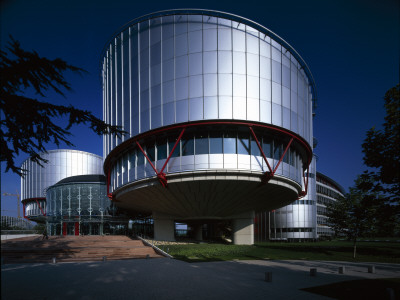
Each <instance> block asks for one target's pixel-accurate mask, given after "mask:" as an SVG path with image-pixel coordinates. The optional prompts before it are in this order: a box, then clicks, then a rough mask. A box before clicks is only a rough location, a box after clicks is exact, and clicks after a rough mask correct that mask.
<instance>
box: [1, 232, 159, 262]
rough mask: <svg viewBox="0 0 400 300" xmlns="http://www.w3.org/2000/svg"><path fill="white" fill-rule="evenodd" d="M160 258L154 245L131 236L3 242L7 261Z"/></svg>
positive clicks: (24, 239)
mask: <svg viewBox="0 0 400 300" xmlns="http://www.w3.org/2000/svg"><path fill="white" fill-rule="evenodd" d="M104 256H105V257H106V259H107V260H121V259H134V258H159V257H162V256H161V255H159V254H157V253H156V252H155V251H154V250H153V249H152V248H151V247H148V246H146V245H144V244H143V242H142V241H140V240H133V239H131V238H129V237H127V236H50V237H49V239H48V240H46V239H45V240H42V237H41V236H40V237H23V238H18V239H12V240H5V241H1V257H2V260H3V263H7V264H8V263H30V262H32V263H37V262H51V261H52V259H53V257H55V258H56V259H57V262H78V261H101V260H103V257H104Z"/></svg>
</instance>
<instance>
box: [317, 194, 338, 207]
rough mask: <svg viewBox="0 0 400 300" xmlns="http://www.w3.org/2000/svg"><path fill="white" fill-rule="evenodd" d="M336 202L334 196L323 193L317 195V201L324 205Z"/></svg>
mask: <svg viewBox="0 0 400 300" xmlns="http://www.w3.org/2000/svg"><path fill="white" fill-rule="evenodd" d="M333 202H335V200H333V199H332V198H327V197H324V196H321V195H317V203H318V204H322V205H328V204H331V203H333Z"/></svg>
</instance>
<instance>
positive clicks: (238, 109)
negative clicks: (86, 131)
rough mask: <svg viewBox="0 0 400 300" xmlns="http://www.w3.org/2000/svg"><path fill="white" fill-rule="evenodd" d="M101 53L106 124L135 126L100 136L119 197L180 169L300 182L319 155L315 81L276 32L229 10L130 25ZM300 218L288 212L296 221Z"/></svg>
mask: <svg viewBox="0 0 400 300" xmlns="http://www.w3.org/2000/svg"><path fill="white" fill-rule="evenodd" d="M103 54H104V55H103V63H102V66H103V72H102V76H103V105H104V107H103V111H104V120H105V121H106V122H108V123H111V124H113V125H119V126H122V128H123V129H124V130H125V131H127V132H128V135H126V136H124V137H123V138H116V137H113V136H105V137H104V140H103V149H104V154H103V155H104V157H105V159H106V165H105V168H106V169H107V172H109V175H110V176H109V180H110V181H109V182H110V189H109V190H108V192H109V193H111V194H112V195H113V196H115V195H121V194H120V191H121V190H123V189H126V188H127V186H136V184H138V185H141V184H144V183H145V182H150V181H152V180H155V179H156V178H158V181H159V183H161V185H162V186H164V187H165V186H166V182H167V179H166V178H167V177H168V178H170V177H172V176H173V175H177V173H190V172H191V171H195V172H194V173H201V171H207V172H211V173H212V172H215V171H221V169H224V171H227V172H236V173H237V174H244V173H248V174H252V176H253V175H255V176H256V177H258V179H257V180H260V181H261V176H262V175H263V173H267V172H268V173H269V174H272V176H274V174H276V175H277V177H279V178H280V179H279V180H283V181H285V180H289V181H290V182H291V183H293V186H301V184H302V179H303V170H305V169H307V166H308V164H309V162H310V160H311V155H312V154H311V151H312V150H311V146H310V145H311V144H312V138H313V136H312V108H313V101H314V100H315V94H314V93H315V90H314V82H313V79H312V75H311V72H309V70H308V67H307V65H306V64H305V63H304V61H303V60H302V58H301V57H300V56H299V55H298V53H297V52H296V51H295V50H294V49H293V48H292V47H291V46H290V45H289V44H288V43H286V42H285V41H284V40H283V39H281V38H280V37H279V36H277V35H276V34H274V33H272V32H271V31H269V30H268V29H266V28H265V27H263V26H261V25H259V24H256V23H254V22H252V21H250V20H247V19H244V18H242V17H239V16H234V15H230V14H227V13H222V12H215V11H209V10H174V11H165V12H159V13H154V14H151V15H148V16H144V17H141V18H139V19H136V20H134V21H132V22H131V23H130V24H128V25H126V26H125V27H124V28H123V29H121V30H120V31H119V32H118V33H117V34H116V35H114V36H113V37H112V38H111V40H110V42H109V43H108V44H107V46H106V48H105V49H104V51H103ZM203 121H207V124H208V125H204V124H205V123H206V122H203ZM239 121H240V123H239ZM223 123H225V125H221V124H223ZM188 124H190V126H192V125H193V127H191V128H190V129H188V127H187V126H189V125H188ZM216 124H217V125H216ZM243 124H245V125H243ZM247 124H248V125H247ZM174 125H176V126H174ZM214 125H215V126H214ZM179 126H185V127H184V129H183V130H182V128H183V127H179ZM202 126H203V127H202ZM252 126H254V128H255V129H254V130H255V131H257V136H258V137H256V134H255V132H254V131H253V129H252ZM257 126H258V127H259V128H258V129H257V128H256V127H257ZM263 126H264V127H263ZM178 128H180V129H178ZM186 129H188V130H187V131H186V132H184V131H185V130H186ZM179 130H182V131H181V133H180V135H179V132H178V131H179ZM246 130H247V131H246ZM250 130H251V131H250ZM175 134H176V136H175ZM178 135H179V138H178ZM294 139H295V140H296V142H294V143H293V144H291V145H290V143H292V141H293V140H294ZM255 140H259V141H257V143H258V144H257V143H255ZM289 140H290V141H289ZM175 141H178V143H177V144H175ZM174 145H176V146H177V147H176V150H175V152H174V153H173V155H171V157H170V159H169V161H168V163H167V161H166V158H167V157H168V156H169V153H171V149H172V147H174ZM260 148H262V149H263V151H260ZM174 149H175V148H174ZM111 152H112V153H111ZM261 152H265V155H264V154H262V155H263V157H262V156H261ZM110 153H111V154H110ZM284 153H287V154H286V156H285V155H284ZM306 156H307V157H306ZM265 159H266V160H267V162H268V164H269V166H268V164H267V163H266V162H265ZM164 164H166V165H165V168H163V167H164ZM161 169H162V172H161ZM107 175H108V174H107ZM267 175H268V174H267ZM266 177H267V179H268V176H266ZM243 178H246V176H244V177H243ZM247 178H250V177H247ZM143 179H146V180H143ZM264 179H265V178H263V180H264ZM163 180H165V181H163ZM168 180H169V179H168ZM199 180H203V179H201V177H199ZM243 180H244V181H246V180H250V179H243ZM252 180H253V181H254V178H253V179H252ZM158 181H157V182H158ZM187 181H188V180H187ZM196 184H197V183H194V184H193V186H192V188H193V189H195V188H197V185H196ZM224 184H225V183H224ZM224 184H221V185H224ZM189 185H190V184H188V186H189ZM284 185H285V184H284ZM183 186H184V185H183ZM285 186H286V185H285ZM286 188H289V187H288V186H286ZM303 188H304V187H303ZM143 190H146V189H143ZM184 190H185V191H186V187H185V188H183V187H182V191H184ZM141 193H142V191H139V190H137V191H136V192H135V195H141ZM132 195H133V192H132ZM144 196H145V195H143V197H144ZM209 196H210V195H208V196H207V197H209ZM242 196H243V197H244V196H245V195H242ZM116 197H118V196H116ZM120 197H122V196H120ZM124 197H125V196H124ZM126 197H127V198H126V199H128V198H129V197H128V196H126ZM207 197H206V195H205V198H207ZM268 197H272V198H274V197H275V198H276V199H278V198H279V196H278V195H275V196H272V195H269V196H268ZM261 198H262V197H261ZM132 199H133V198H132ZM313 199H314V198H313ZM274 200H275V199H272V200H270V201H274ZM314 201H315V199H314ZM133 202H140V200H139V199H137V197H136V198H135V200H134V201H133ZM282 203H287V201H283V202H282ZM274 205H275V203H274ZM260 207H265V206H260ZM271 207H272V206H271ZM275 207H279V205H278V204H276V205H275ZM138 209H139V206H138ZM298 215H299V214H297V216H293V212H292V213H290V214H287V215H286V217H285V218H289V219H290V220H289V222H291V224H292V223H293V222H294V220H297V219H296V218H298ZM302 225H303V226H304V224H302Z"/></svg>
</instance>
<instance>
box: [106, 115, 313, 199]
mask: <svg viewBox="0 0 400 300" xmlns="http://www.w3.org/2000/svg"><path fill="white" fill-rule="evenodd" d="M207 125H240V126H245V127H248V128H249V130H250V133H251V135H252V136H253V138H254V140H255V141H256V143H257V146H258V149H259V150H260V153H261V156H262V157H263V159H264V161H265V163H266V165H267V167H268V171H267V172H265V173H264V174H263V179H262V181H263V182H264V183H268V181H269V180H271V179H272V178H273V177H274V175H275V173H276V171H277V170H278V167H279V165H280V164H281V162H282V161H283V158H284V157H285V155H286V153H287V151H288V150H289V147H290V145H291V144H292V142H293V141H294V140H296V141H297V142H299V143H300V144H301V145H302V146H304V148H305V149H306V152H307V154H308V161H307V167H306V168H304V170H303V180H304V186H305V190H304V191H301V192H300V193H299V196H298V199H300V198H302V197H304V196H305V195H307V190H308V189H307V188H308V178H309V166H310V163H311V160H312V150H311V147H310V146H309V145H308V143H307V142H306V141H305V140H304V139H303V138H301V137H300V136H298V135H296V134H294V133H293V132H291V131H288V130H285V129H283V128H280V127H275V126H273V125H265V124H259V123H252V122H237V121H205V122H193V123H185V124H179V125H172V126H168V127H163V128H160V129H156V130H151V131H148V132H145V133H143V134H140V135H138V136H136V137H134V138H131V139H129V140H127V141H126V142H124V143H122V144H121V145H119V146H118V147H116V148H115V149H113V150H112V151H111V152H110V154H109V155H108V157H107V159H106V161H105V163H104V168H105V169H107V170H108V171H107V172H106V174H107V196H108V197H109V198H110V199H111V200H113V197H112V193H110V183H111V182H110V181H111V165H112V163H111V158H112V157H114V156H115V155H117V154H118V153H119V152H121V151H123V149H125V148H126V147H128V146H129V145H130V144H132V143H135V144H136V145H137V147H138V148H139V150H140V151H141V152H142V153H143V155H144V157H146V160H147V161H148V162H149V164H150V166H151V167H152V168H153V170H154V172H155V173H156V175H157V178H158V180H159V181H160V183H161V185H162V186H163V187H165V188H166V187H167V186H168V179H167V177H166V174H165V173H164V169H165V167H166V166H167V164H168V161H169V160H170V158H171V156H172V154H173V153H174V151H175V148H176V147H177V145H178V144H179V142H180V140H181V139H182V136H183V133H184V132H185V130H186V129H187V128H190V127H200V126H207ZM253 127H255V128H261V129H268V130H271V131H277V132H279V133H282V134H284V135H287V136H289V137H290V140H289V142H288V144H287V145H286V148H285V151H284V152H283V154H282V155H281V157H280V159H279V161H278V163H277V164H276V166H275V167H274V168H272V167H271V166H270V164H269V163H268V159H267V157H266V156H265V154H264V151H263V149H262V147H261V145H260V142H259V140H258V138H257V136H256V134H255V132H254V130H253ZM176 129H181V132H180V134H179V136H178V138H177V140H176V142H175V145H174V147H173V148H172V150H171V152H170V153H169V155H168V158H167V160H166V161H165V163H164V165H163V167H162V168H161V170H160V171H158V170H157V169H156V167H155V166H154V164H153V163H152V161H151V160H150V158H149V157H148V156H147V154H146V152H145V151H144V150H143V148H142V146H141V145H140V143H139V140H141V139H143V138H146V137H148V136H154V135H156V134H158V133H164V132H167V131H172V130H176Z"/></svg>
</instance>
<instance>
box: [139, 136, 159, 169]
mask: <svg viewBox="0 0 400 300" xmlns="http://www.w3.org/2000/svg"><path fill="white" fill-rule="evenodd" d="M136 145H137V146H138V147H139V149H140V151H142V153H143V155H144V157H146V159H147V161H148V162H149V163H150V165H151V167H152V168H153V170H154V172H156V174H157V175H158V172H157V169H156V167H155V166H154V165H153V163H152V162H151V160H150V158H149V157H148V156H147V154H146V152H144V150H143V148H142V146H140V144H139V142H138V141H136Z"/></svg>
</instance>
